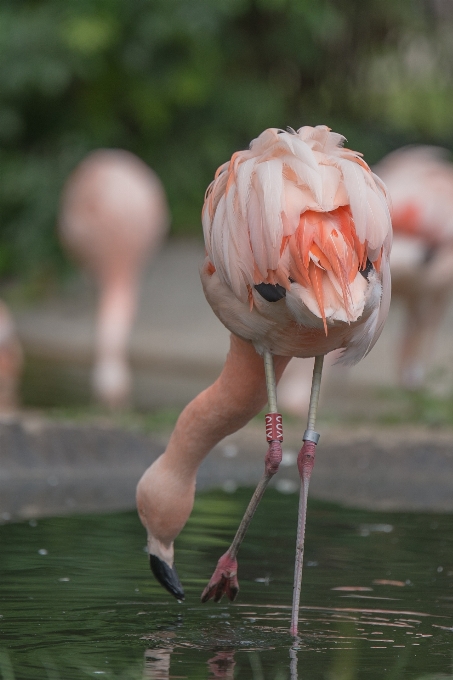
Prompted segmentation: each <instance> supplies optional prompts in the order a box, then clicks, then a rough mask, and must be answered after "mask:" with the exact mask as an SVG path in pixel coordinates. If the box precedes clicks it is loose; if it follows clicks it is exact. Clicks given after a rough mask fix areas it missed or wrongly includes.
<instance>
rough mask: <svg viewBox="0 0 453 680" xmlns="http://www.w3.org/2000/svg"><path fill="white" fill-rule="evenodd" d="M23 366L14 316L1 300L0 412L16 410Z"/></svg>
mask: <svg viewBox="0 0 453 680" xmlns="http://www.w3.org/2000/svg"><path fill="white" fill-rule="evenodd" d="M22 366H23V353H22V347H21V344H20V342H19V339H18V337H17V334H16V327H15V324H14V321H13V317H12V316H11V314H10V312H9V310H8V307H7V306H6V305H5V303H4V302H2V301H1V300H0V413H5V412H6V413H8V412H10V411H14V410H15V409H16V408H17V406H18V403H19V399H18V388H19V381H20V377H21V374H22Z"/></svg>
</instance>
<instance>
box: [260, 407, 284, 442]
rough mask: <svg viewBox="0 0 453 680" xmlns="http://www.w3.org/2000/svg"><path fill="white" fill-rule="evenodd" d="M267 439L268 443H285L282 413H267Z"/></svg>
mask: <svg viewBox="0 0 453 680" xmlns="http://www.w3.org/2000/svg"><path fill="white" fill-rule="evenodd" d="M264 420H265V423H266V439H267V441H268V442H282V441H283V420H282V416H281V413H267V414H266V415H265V418H264Z"/></svg>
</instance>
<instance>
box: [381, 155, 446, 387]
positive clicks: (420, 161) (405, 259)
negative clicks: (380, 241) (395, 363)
mask: <svg viewBox="0 0 453 680" xmlns="http://www.w3.org/2000/svg"><path fill="white" fill-rule="evenodd" d="M447 154H448V152H447V151H445V150H444V149H439V148H435V147H428V146H418V147H417V146H415V147H407V148H403V149H399V150H397V151H394V152H393V153H391V154H389V155H388V156H386V157H385V158H384V159H383V160H382V161H381V162H380V163H379V164H378V165H377V166H376V168H375V172H376V173H377V174H378V175H379V176H380V177H381V178H382V179H383V180H384V182H385V183H386V185H387V189H388V192H389V194H390V197H391V204H392V208H391V210H392V222H393V229H394V234H395V238H394V243H393V248H392V256H391V260H390V266H391V272H392V291H393V293H394V295H396V296H398V297H400V298H401V299H402V300H403V302H404V304H405V306H406V309H407V318H406V324H405V328H404V333H403V341H402V345H401V350H400V358H399V379H400V382H401V384H402V385H403V386H404V387H406V388H409V389H414V388H419V387H421V386H422V384H423V382H424V378H425V373H426V367H427V363H428V360H429V358H430V355H431V350H432V346H433V343H434V340H435V338H436V335H437V334H438V331H439V326H440V324H441V322H442V319H443V318H444V315H445V312H446V309H447V306H448V303H449V301H450V298H451V292H452V289H453V166H452V164H451V163H449V162H448V161H447V160H446V156H447Z"/></svg>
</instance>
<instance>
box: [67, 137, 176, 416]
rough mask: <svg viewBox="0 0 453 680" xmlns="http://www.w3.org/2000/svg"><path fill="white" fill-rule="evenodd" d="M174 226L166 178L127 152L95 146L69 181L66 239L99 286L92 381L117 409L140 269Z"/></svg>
mask: <svg viewBox="0 0 453 680" xmlns="http://www.w3.org/2000/svg"><path fill="white" fill-rule="evenodd" d="M168 225H169V215H168V209H167V202H166V198H165V193H164V189H163V187H162V184H161V182H160V181H159V179H158V177H157V176H156V174H155V173H154V172H153V171H152V170H151V169H150V168H149V167H148V166H147V165H145V163H143V161H141V160H140V159H139V158H137V157H136V156H134V155H133V154H131V153H129V152H128V151H123V150H120V149H100V150H97V151H94V152H93V153H91V154H90V155H89V156H88V157H87V158H86V159H85V160H83V161H82V162H81V163H80V165H79V166H78V167H77V168H76V169H75V171H74V172H73V173H72V175H71V176H70V177H69V179H68V181H67V183H66V186H65V188H64V191H63V197H62V202H61V211H60V234H61V238H62V241H63V244H64V245H65V246H67V248H68V249H69V250H70V252H71V253H72V254H73V255H74V256H75V257H76V258H77V260H78V261H79V262H80V263H81V264H82V266H83V267H84V268H85V269H86V270H87V271H88V272H89V273H90V274H91V276H92V277H93V278H94V279H95V280H96V282H97V284H98V286H99V289H100V301H99V310H98V317H97V329H96V350H95V355H96V356H95V364H94V369H93V377H92V381H93V388H94V392H95V394H96V395H97V397H98V398H99V399H100V400H101V401H102V402H104V403H105V404H107V405H108V406H110V407H113V408H116V407H121V406H124V405H125V404H126V403H127V401H128V398H129V394H130V389H131V371H130V368H129V363H128V358H127V349H128V342H129V336H130V332H131V327H132V323H133V321H134V316H135V312H136V306H137V297H138V281H139V276H140V273H141V270H142V268H143V266H144V264H145V262H146V260H147V259H148V258H150V257H151V256H153V255H155V254H156V252H157V251H158V249H159V247H160V246H161V243H162V241H163V238H164V236H165V234H166V232H167V229H168Z"/></svg>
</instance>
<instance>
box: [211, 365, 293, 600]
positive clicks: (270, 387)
mask: <svg viewBox="0 0 453 680" xmlns="http://www.w3.org/2000/svg"><path fill="white" fill-rule="evenodd" d="M264 367H265V372H266V386H267V392H268V400H269V413H268V414H267V415H266V436H267V440H268V442H269V449H268V451H267V454H266V458H265V462H264V474H263V476H262V477H261V479H260V481H259V482H258V485H257V487H256V489H255V492H254V494H253V496H252V498H251V500H250V503H249V504H248V507H247V510H246V511H245V513H244V516H243V518H242V520H241V523H240V525H239V528H238V530H237V532H236V535H235V537H234V539H233V542H232V543H231V545H230V547H229V548H228V550H227V551H226V553H225V554H224V555H222V557H221V558H220V559H219V561H218V562H217V566H216V568H215V571H214V573H213V575H212V577H211V579H210V581H209V583H208V585H207V586H206V588H205V589H204V590H203V593H202V595H201V601H202V602H207V601H208V600H210V599H213V600H214V602H219V601H220V600H221V599H222V596H223V595H224V594H225V595H226V596H227V597H228V598H229V599H230V600H231V601H233V600H234V599H235V598H236V595H237V594H238V592H239V583H238V578H237V570H238V563H237V553H238V550H239V546H240V545H241V543H242V541H243V539H244V536H245V534H246V531H247V529H248V527H249V524H250V522H251V520H252V517H253V515H254V514H255V510H256V508H257V507H258V505H259V502H260V501H261V499H262V497H263V494H264V492H265V490H266V488H267V485H268V484H269V482H270V480H271V479H272V477H273V476H274V475H275V474H276V472H277V471H278V468H279V465H280V463H281V460H282V445H281V442H282V441H283V425H282V417H281V415H280V414H279V413H277V395H276V383H275V374H274V366H273V358H272V355H271V353H270V352H265V355H264Z"/></svg>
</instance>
